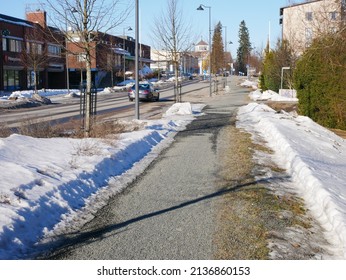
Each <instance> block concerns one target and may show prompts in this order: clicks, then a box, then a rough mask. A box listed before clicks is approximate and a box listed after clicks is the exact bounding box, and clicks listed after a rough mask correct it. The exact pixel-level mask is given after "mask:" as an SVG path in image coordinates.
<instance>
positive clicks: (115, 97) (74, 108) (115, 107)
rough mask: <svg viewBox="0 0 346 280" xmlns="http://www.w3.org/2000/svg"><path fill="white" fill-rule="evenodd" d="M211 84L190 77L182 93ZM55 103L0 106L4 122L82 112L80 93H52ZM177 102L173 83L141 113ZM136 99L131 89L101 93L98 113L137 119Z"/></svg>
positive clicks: (72, 115)
mask: <svg viewBox="0 0 346 280" xmlns="http://www.w3.org/2000/svg"><path fill="white" fill-rule="evenodd" d="M206 87H208V84H206V83H204V82H198V81H187V82H185V83H184V84H183V87H182V93H183V94H185V93H186V92H190V91H193V90H199V89H203V88H206ZM51 100H52V104H49V105H43V106H39V107H33V108H17V109H6V108H0V125H1V124H4V125H6V126H9V127H20V126H21V125H22V124H23V122H27V121H29V120H30V122H43V121H49V122H58V123H63V122H66V121H69V120H70V119H73V118H77V119H78V118H79V116H80V99H79V98H78V97H77V98H76V97H65V96H63V97H62V96H55V97H51ZM173 102H174V93H173V87H172V86H171V87H169V88H165V89H162V90H160V101H159V102H141V103H140V114H141V115H140V116H141V118H148V117H150V116H152V115H155V114H158V113H161V112H162V110H163V108H165V107H166V106H167V105H169V104H170V105H172V104H173ZM134 111H135V102H130V101H129V100H128V97H127V92H117V93H110V94H98V96H97V116H98V117H102V116H104V115H105V116H107V115H109V114H113V115H115V114H116V117H117V118H118V119H126V120H127V119H133V118H134V114H135V113H134Z"/></svg>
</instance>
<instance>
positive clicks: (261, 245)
mask: <svg viewBox="0 0 346 280" xmlns="http://www.w3.org/2000/svg"><path fill="white" fill-rule="evenodd" d="M221 133H223V134H224V135H222V136H220V138H223V137H226V139H228V141H226V142H227V143H225V145H224V146H223V147H221V148H220V151H219V157H220V160H221V166H222V167H223V168H222V170H221V171H220V173H219V175H220V177H221V178H220V182H219V185H220V187H221V188H227V189H228V190H229V192H228V193H227V194H225V195H224V196H223V200H222V201H221V204H220V209H219V211H218V222H219V226H218V229H217V233H216V237H215V240H214V242H215V246H216V250H215V252H216V253H215V259H246V260H266V259H269V253H270V250H269V246H268V240H269V238H270V237H271V232H284V231H286V229H287V228H288V227H293V226H302V227H304V228H309V227H310V224H309V221H308V220H307V219H306V218H302V217H303V216H304V215H305V213H306V211H305V209H304V207H303V202H302V201H301V200H299V199H298V198H297V197H296V196H294V195H291V194H284V195H278V194H275V193H274V191H272V190H271V189H270V188H269V187H268V186H267V182H266V180H265V179H264V180H256V179H255V178H256V177H255V175H256V174H254V172H256V171H254V170H256V165H255V162H254V160H253V156H254V153H255V151H260V153H268V154H272V153H273V152H272V151H271V150H270V149H269V148H267V147H265V146H262V145H260V144H253V143H252V141H251V135H250V134H248V133H246V132H243V131H241V130H239V129H237V128H235V127H232V126H230V127H227V128H226V129H225V130H224V131H223V132H221ZM234 163H237V164H236V165H234ZM271 165H272V166H271ZM261 168H262V167H261ZM265 168H270V169H271V172H272V173H273V174H274V176H273V177H278V178H280V176H283V171H284V170H282V169H281V168H279V167H277V166H276V165H275V164H269V165H268V166H265ZM268 184H271V185H272V184H274V185H275V182H274V183H273V182H272V181H270V183H269V182H268ZM277 184H280V182H278V183H277Z"/></svg>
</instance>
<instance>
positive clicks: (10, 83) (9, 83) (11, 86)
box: [4, 70, 20, 91]
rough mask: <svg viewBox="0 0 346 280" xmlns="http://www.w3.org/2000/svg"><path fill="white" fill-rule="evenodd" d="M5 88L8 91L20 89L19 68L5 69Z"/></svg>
mask: <svg viewBox="0 0 346 280" xmlns="http://www.w3.org/2000/svg"><path fill="white" fill-rule="evenodd" d="M4 89H5V90H6V91H14V90H19V89H20V85H19V71H18V70H4Z"/></svg>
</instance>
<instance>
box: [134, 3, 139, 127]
mask: <svg viewBox="0 0 346 280" xmlns="http://www.w3.org/2000/svg"><path fill="white" fill-rule="evenodd" d="M135 18H136V20H135V23H136V27H135V41H136V46H135V72H136V73H135V75H136V83H135V118H136V119H137V120H139V47H138V45H139V3H138V0H136V14H135Z"/></svg>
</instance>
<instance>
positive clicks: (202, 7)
mask: <svg viewBox="0 0 346 280" xmlns="http://www.w3.org/2000/svg"><path fill="white" fill-rule="evenodd" d="M204 8H207V9H209V67H208V68H209V96H211V95H212V92H211V7H210V6H205V5H203V4H201V5H199V7H198V8H197V11H204Z"/></svg>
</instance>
